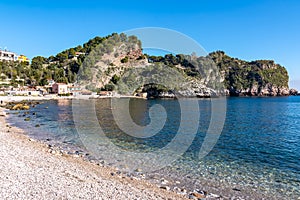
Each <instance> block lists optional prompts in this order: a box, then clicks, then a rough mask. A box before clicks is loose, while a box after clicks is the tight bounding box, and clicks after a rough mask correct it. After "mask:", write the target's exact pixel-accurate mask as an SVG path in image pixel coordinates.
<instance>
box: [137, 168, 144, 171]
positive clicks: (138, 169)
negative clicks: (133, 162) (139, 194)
mask: <svg viewBox="0 0 300 200" xmlns="http://www.w3.org/2000/svg"><path fill="white" fill-rule="evenodd" d="M135 171H136V172H142V171H143V170H142V169H140V168H137V169H136V170H135Z"/></svg>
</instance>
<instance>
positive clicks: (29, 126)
mask: <svg viewBox="0 0 300 200" xmlns="http://www.w3.org/2000/svg"><path fill="white" fill-rule="evenodd" d="M110 101H111V100H110V99H99V100H96V102H95V110H96V115H97V119H98V122H99V125H100V126H101V128H102V130H103V132H104V133H105V136H106V138H108V139H109V140H110V141H111V142H112V143H113V144H115V145H116V146H118V147H119V148H121V149H123V150H125V151H130V152H134V151H138V152H151V151H155V150H157V149H161V148H163V147H164V146H166V145H167V144H169V143H170V142H171V141H172V139H173V138H174V137H175V136H176V134H177V131H178V129H179V125H180V121H181V120H182V119H181V117H180V116H181V112H185V111H183V110H181V109H180V106H179V103H178V101H177V100H148V101H146V100H141V99H131V100H130V107H129V111H130V116H131V118H132V120H133V122H135V123H136V124H138V125H142V126H145V125H147V124H149V123H150V122H151V120H150V116H149V109H150V108H151V107H153V105H157V104H158V105H161V106H163V107H164V109H165V110H166V113H167V117H166V116H165V115H163V114H162V113H156V120H157V119H158V120H160V118H161V120H162V121H163V118H164V117H166V122H165V123H164V126H163V128H162V129H161V130H160V131H159V133H157V134H155V135H153V136H152V137H147V138H137V137H132V136H130V135H128V134H126V133H124V132H123V131H122V130H120V129H119V128H118V126H117V124H116V123H115V122H114V117H113V114H112V112H113V111H112V109H115V108H112V107H111V102H110ZM184 101H187V102H188V101H197V103H198V105H199V110H200V112H199V116H200V120H199V121H198V122H197V123H198V126H199V128H198V131H197V133H196V135H195V138H194V140H193V142H192V143H191V144H190V145H189V147H188V148H187V151H186V152H185V153H184V154H183V155H182V156H180V157H179V159H178V160H176V161H174V162H172V163H169V165H168V166H167V167H165V168H163V169H160V170H155V171H154V172H149V176H154V175H155V174H163V175H165V176H167V177H169V178H170V179H176V180H180V181H181V182H182V185H181V187H184V185H188V187H190V188H193V189H196V188H199V187H209V188H210V187H215V192H217V191H218V190H221V191H222V188H220V187H221V186H220V184H221V185H222V184H224V185H228V187H229V188H235V191H239V190H241V191H245V189H247V188H248V189H249V188H250V189H249V190H253V191H259V192H262V193H266V194H271V195H273V197H275V199H276V197H278V198H279V197H283V198H286V199H297V198H298V197H300V192H299V191H300V97H281V98H228V99H227V102H226V103H227V112H226V120H225V124H224V128H223V131H222V133H221V135H220V138H219V140H218V142H217V143H216V145H215V146H214V148H213V149H212V151H211V152H210V153H209V154H208V155H207V156H206V157H204V158H203V159H199V158H198V153H199V149H200V147H201V145H202V143H203V140H204V137H205V135H206V131H207V129H208V126H209V122H210V119H211V101H210V100H209V99H204V100H202V99H201V100H199V99H197V100H195V99H193V100H190V99H187V100H184ZM88 102H89V101H88V100H87V103H86V104H82V105H81V108H84V106H85V105H86V106H88V105H89V103H88ZM117 103H119V104H121V106H122V103H123V101H122V100H119V102H117ZM73 109H76V107H73ZM83 110H85V111H83V112H81V115H80V117H81V118H80V119H81V120H82V124H87V126H86V127H85V128H86V131H87V132H91V131H92V132H94V135H93V136H92V137H98V135H97V130H95V129H92V128H90V127H89V126H91V125H89V123H90V122H89V121H88V120H89V119H90V118H89V117H90V115H91V113H90V112H88V110H89V109H83ZM12 113H14V114H11V115H10V116H11V117H10V122H11V123H12V124H13V125H15V126H18V127H21V128H23V129H25V130H27V131H28V133H29V135H31V136H32V137H34V138H37V139H40V140H43V141H47V142H49V143H52V144H56V145H60V146H63V147H64V148H66V149H76V148H78V149H84V142H82V140H81V136H80V135H78V133H77V130H76V127H75V125H74V121H73V112H72V101H71V100H59V101H45V102H43V104H40V105H38V106H36V107H35V108H32V109H31V110H30V111H29V113H24V112H23V111H22V112H21V113H16V112H15V111H12ZM33 113H36V115H33ZM154 114H155V113H154ZM25 116H26V117H28V116H29V117H30V118H31V121H30V122H25V121H24V117H25ZM85 120H87V121H85ZM36 124H39V125H40V127H35V125H36ZM128 126H129V127H130V126H131V125H130V124H128ZM89 128H90V129H91V130H88V129H89ZM83 130H84V129H83ZM97 139H99V140H101V137H98V138H97ZM95 140H96V139H95ZM101 149H102V151H105V147H101ZM89 153H90V154H91V155H93V152H89ZM97 156H100V157H101V153H100V154H99V155H97ZM112 158H113V156H112ZM101 159H104V158H103V157H101ZM105 159H108V160H107V162H108V163H112V165H117V164H118V163H117V162H118V161H117V160H114V159H111V160H109V158H107V157H105ZM214 184H215V186H214ZM203 185H205V186H203ZM225 189H228V188H225ZM225 189H224V190H225ZM249 194H250V195H251V192H250V193H249ZM250 199H251V198H250Z"/></svg>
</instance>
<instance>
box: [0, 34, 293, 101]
mask: <svg viewBox="0 0 300 200" xmlns="http://www.w3.org/2000/svg"><path fill="white" fill-rule="evenodd" d="M158 69H160V71H159V70H158ZM0 70H1V79H2V80H5V79H7V78H9V79H11V80H12V83H13V84H14V85H17V84H24V85H33V86H34V85H46V84H48V80H50V79H53V80H54V81H56V82H65V83H74V82H76V83H77V84H80V85H81V86H83V87H85V88H87V89H89V90H93V91H99V90H115V91H117V92H118V93H122V92H125V91H127V93H126V94H128V95H132V94H134V93H139V92H147V93H148V94H151V96H162V97H163V96H173V95H174V93H176V92H177V94H179V95H183V96H188V97H196V96H197V97H210V96H216V95H220V94H227V95H231V96H282V95H289V88H288V79H289V76H288V73H287V71H286V69H285V68H284V67H282V66H280V65H279V64H276V63H275V62H274V61H272V60H258V61H251V62H248V61H243V60H240V59H237V58H232V57H230V56H228V55H226V54H225V52H223V51H216V52H213V53H210V54H209V55H207V56H206V57H198V56H196V55H195V54H193V55H183V54H178V55H172V54H167V55H165V56H151V55H146V54H143V52H142V44H141V41H139V40H138V38H137V37H136V36H126V35H125V34H123V33H122V34H116V33H113V34H111V35H109V36H106V37H95V38H93V39H91V40H89V41H88V42H87V43H85V44H83V45H82V46H81V45H79V46H77V47H74V48H70V49H67V50H65V51H62V52H60V53H58V54H57V55H56V56H50V57H48V58H45V57H42V56H37V57H35V58H33V59H32V63H31V65H26V63H19V62H15V63H13V62H10V63H9V62H0ZM162 72H164V73H162ZM155 73H157V74H158V75H157V76H156V78H154V77H155ZM159 73H161V74H160V75H159ZM145 74H148V75H147V76H149V74H150V75H151V76H149V77H150V78H152V79H151V81H152V82H151V81H150V82H149V80H150V79H149V80H147V79H145ZM149 77H148V78H149ZM124 81H125V82H126V83H124ZM159 81H162V83H161V84H158V83H159ZM133 83H134V84H133ZM126 84H127V86H128V85H130V84H131V85H132V86H133V85H134V87H135V91H131V89H129V88H124V86H125V85H126ZM139 84H140V85H139Z"/></svg>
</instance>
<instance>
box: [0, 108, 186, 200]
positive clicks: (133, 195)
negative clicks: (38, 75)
mask: <svg viewBox="0 0 300 200" xmlns="http://www.w3.org/2000/svg"><path fill="white" fill-rule="evenodd" d="M0 114H1V115H0V157H1V162H0V199H118V200H119V199H185V197H184V196H181V195H178V194H176V193H174V192H171V191H167V190H163V189H161V188H158V187H157V186H155V185H152V184H150V183H149V182H147V181H145V180H131V179H130V178H128V177H122V176H121V175H114V176H112V175H111V174H112V173H114V174H116V173H115V171H114V169H113V168H107V167H101V166H98V165H96V164H93V163H89V162H86V161H84V160H83V159H82V158H75V157H72V156H67V155H63V156H61V155H53V154H51V153H49V152H48V150H49V149H48V147H47V145H45V144H42V143H40V142H37V141H34V140H31V139H29V138H28V137H27V136H26V135H24V134H23V132H22V130H19V129H17V128H15V127H9V126H7V124H6V122H5V116H4V115H5V114H3V109H0Z"/></svg>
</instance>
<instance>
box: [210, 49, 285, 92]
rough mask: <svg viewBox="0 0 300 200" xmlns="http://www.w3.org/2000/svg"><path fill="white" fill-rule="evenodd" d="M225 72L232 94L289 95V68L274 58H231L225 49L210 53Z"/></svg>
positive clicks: (225, 82)
mask: <svg viewBox="0 0 300 200" xmlns="http://www.w3.org/2000/svg"><path fill="white" fill-rule="evenodd" d="M209 56H210V57H211V58H212V59H213V60H214V62H215V63H216V65H217V66H218V67H219V69H220V71H221V73H222V74H224V85H225V87H226V89H227V93H229V95H230V96H287V95H289V94H290V92H289V86H288V81H289V76H288V72H287V70H286V69H285V68H284V67H282V66H281V65H279V64H276V63H275V62H274V61H272V60H257V61H251V62H248V61H244V60H240V59H237V58H231V57H229V56H228V55H226V54H225V53H224V52H223V51H217V52H213V53H211V54H209Z"/></svg>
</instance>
